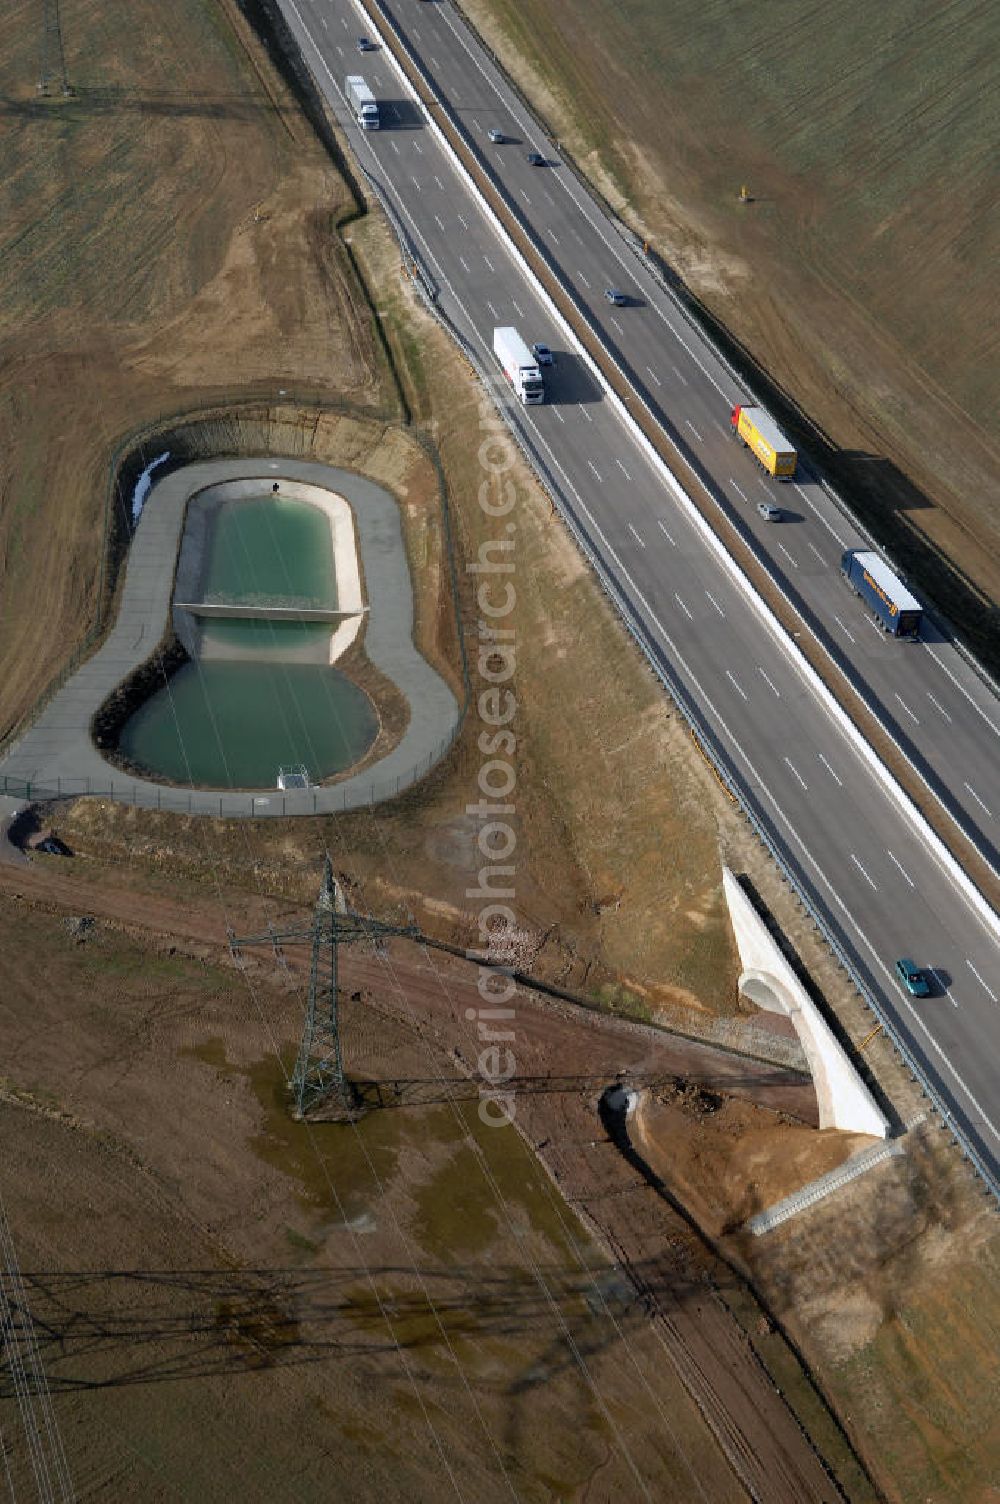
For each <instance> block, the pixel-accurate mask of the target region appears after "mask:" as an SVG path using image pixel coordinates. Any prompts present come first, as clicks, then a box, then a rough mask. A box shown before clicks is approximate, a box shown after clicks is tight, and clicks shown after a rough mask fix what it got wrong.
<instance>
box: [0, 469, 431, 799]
mask: <svg viewBox="0 0 1000 1504" xmlns="http://www.w3.org/2000/svg"><path fill="white" fill-rule="evenodd" d="M275 480H277V481H278V482H279V484H280V485H281V488H282V494H283V495H286V496H291V497H292V498H293V499H299V498H298V497H297V496H296V495H295V494H294V493H293V490H292V489H291V488H292V486H295V487H301V488H302V492H303V494H302V497H301V499H303V500H306V499H309V500H311V499H312V496H311V495H306V494H305V493H306V492H310V493H319V494H321V495H322V496H323V497H324V498H325V499H328V500H329V504H330V508H331V512H332V513H333V514H334V522H333V525H334V527H335V528H338V527H339V528H340V529H341V530H342V531H341V536H340V543H341V546H340V548H339V549H338V548H337V546H336V543H335V549H334V557H335V559H336V558H337V557H338V554H339V555H340V556H341V557H343V558H344V559H345V575H344V579H343V582H342V581H341V578H340V575H339V573H338V579H337V585H338V590H341V589H342V590H343V594H342V595H341V596H340V600H341V603H346V602H355V603H357V605H358V609H359V611H360V610H361V609H362V608H363V606H364V602H363V601H362V599H361V581H360V571H359V570H358V571H357V576H356V580H355V579H354V578H353V577H352V575H351V572H350V568H349V565H348V564H347V558H348V550H347V547H346V533H345V532H344V531H343V530H345V529H346V527H347V522H348V521H350V523H351V526H352V533H353V531H354V529H355V528H356V538H357V547H354V546H353V540H352V547H351V550H350V553H351V554H352V555H353V558H354V561H355V568H356V569H357V559H358V551H359V550H360V554H361V557H362V559H363V562H364V574H365V582H366V585H367V592H368V601H367V606H368V611H369V613H370V616H369V621H368V626H367V633H366V638H365V649H366V652H367V654H368V657H369V659H370V660H371V662H372V663H373V664H374V666H375V667H376V668H377V669H379V670H380V672H381V673H383V674H385V676H386V677H387V678H388V679H391V680H392V682H393V683H394V684H396V685H397V686H398V688H399V689H400V691H401V692H402V694H403V695H404V696H405V697H406V699H407V702H408V704H409V707H410V720H409V723H408V725H407V727H406V730H405V732H404V734H403V736H402V737H401V739H400V741H399V742H398V743H397V745H396V746H395V747H394V748H393V749H392V751H390V752H389V753H388V754H387V755H386V756H385V757H384V758H382V759H381V761H380V762H378V763H375V764H373V765H372V766H371V767H369V768H366V769H364V770H363V771H362V772H359V773H357V774H355V775H352V776H350V777H348V778H345V779H343V780H342V781H341V782H340V783H338V784H335V785H331V786H329V787H324V788H317V789H309V790H302V791H294V792H287V793H281V794H279V793H277V792H275V794H273V795H262V794H260V793H259V792H258V793H254V792H253V791H252V790H243V791H240V790H234V791H225V792H222V791H210V790H200V789H191V790H187V789H178V788H175V787H171V786H169V785H164V784H160V783H157V782H154V781H153V780H151V779H143V778H132V777H129V776H128V775H126V774H123V773H122V772H121V771H120V770H119V769H117V768H115V767H114V766H113V765H112V764H111V763H108V762H107V761H105V759H104V758H103V757H102V756H101V754H100V752H99V751H98V750H97V748H96V747H95V745H94V743H93V741H92V740H91V736H90V724H91V720H92V718H93V716H94V714H95V712H96V711H97V710H98V709H99V708H100V706H101V705H102V704H103V703H104V701H105V700H106V699H107V697H108V696H109V695H110V694H111V693H112V692H113V691H114V690H115V689H116V688H117V687H118V685H119V684H121V683H122V682H123V681H124V680H126V679H127V678H128V677H129V675H130V674H131V673H132V672H133V671H134V670H135V669H136V668H138V667H139V666H140V665H141V664H143V663H144V662H145V661H146V659H147V658H148V657H149V656H150V654H151V653H152V652H153V650H154V649H155V648H156V646H157V644H158V643H159V642H160V641H161V639H162V638H163V635H164V632H165V631H166V629H167V626H168V623H169V621H170V614H171V603H172V599H173V594H174V579H175V566H176V564H177V562H178V549H179V546H180V541H181V534H182V530H183V527H184V521H185V516H186V513H187V508H188V502H189V500H190V498H191V497H192V496H193V495H196V494H198V493H201V492H204V491H205V490H206V489H207V488H209V487H214V486H219V485H231V484H232V483H233V482H241V483H246V484H247V485H249V486H252V487H253V494H255V495H260V492H261V489H262V487H264V488H266V489H268V490H269V489H270V487H271V485H272V483H273V482H274V481H275ZM248 494H249V493H248ZM338 504H339V505H338ZM342 509H343V510H342ZM328 515H329V514H328ZM345 517H346V519H347V520H344V519H345ZM354 620H357V621H358V622H359V624H360V617H359V618H351V619H348V620H347V621H346V622H344V623H342V626H347V627H350V626H352V624H353V621H354ZM337 630H338V631H340V628H338V629H337ZM336 635H337V633H336V632H335V633H333V634H332V636H333V637H336ZM182 640H183V638H182ZM342 650H343V649H340V651H342ZM331 651H333V646H332V645H331ZM460 720H461V707H460V705H459V703H458V701H457V700H456V698H455V695H454V694H453V693H452V691H451V689H450V688H449V686H448V685H447V683H446V682H445V680H444V679H443V678H442V677H441V675H440V674H439V673H438V672H437V670H436V669H435V668H433V667H432V665H431V664H430V663H428V662H427V660H426V658H424V656H423V655H422V654H421V653H420V652H419V651H418V649H417V648H416V646H415V644H414V642H413V589H412V583H411V580H410V573H409V568H408V565H407V560H406V551H405V547H404V544H403V535H402V526H401V522H400V516H399V508H398V506H397V503H396V501H395V499H394V498H393V496H392V495H391V494H390V493H389V492H388V491H386V490H385V489H384V487H382V486H378V485H376V484H375V483H374V482H373V481H369V480H366V479H365V478H364V477H363V476H360V475H355V474H353V473H352V472H351V471H347V470H339V469H335V468H333V467H331V466H327V465H320V464H314V463H312V462H309V461H305V460H289V459H282V460H272V459H259V458H257V459H228V460H212V461H204V462H201V463H198V464H193V465H187V466H184V467H183V468H182V469H179V470H175V471H174V472H172V473H171V474H170V475H167V476H165V477H164V478H163V479H162V480H160V481H158V482H157V483H156V484H155V485H154V486H153V487H152V489H151V491H150V493H149V497H148V499H147V501H146V504H145V506H144V508H143V511H142V515H141V517H140V519H139V523H138V526H137V528H136V532H135V536H134V538H133V541H132V547H131V549H130V551H129V557H128V562H127V565H126V571H125V582H124V588H123V591H122V600H121V606H120V608H119V612H118V617H117V619H116V621H115V625H114V627H113V628H112V630H111V632H110V633H109V635H108V638H107V640H106V641H105V643H104V645H103V647H101V648H100V649H99V651H98V652H97V653H95V654H94V656H93V657H92V658H91V659H89V660H88V662H87V663H85V664H84V665H83V666H82V668H80V669H79V670H78V671H77V673H75V674H74V675H73V676H72V678H71V679H70V680H69V681H68V682H67V683H66V684H65V685H64V686H63V688H62V689H61V690H60V691H59V692H58V694H56V695H55V696H54V697H53V699H52V700H51V701H50V702H49V703H48V705H46V707H45V708H44V710H43V711H42V713H41V715H40V716H39V717H38V720H37V721H36V722H35V723H34V724H33V725H32V726H30V727H29V728H28V729H27V730H26V731H25V732H24V733H23V735H22V736H20V737H19V738H18V739H17V741H16V742H14V743H13V744H12V745H11V746H10V747H9V748H8V749H7V751H6V753H5V755H4V756H3V757H2V759H0V794H8V795H12V796H13V797H15V798H18V799H21V798H26V799H29V800H30V799H39V798H47V797H52V796H58V795H69V794H90V795H98V796H100V797H103V798H111V799H114V800H116V801H118V802H122V803H128V804H136V805H139V806H143V807H146V808H156V809H172V810H178V811H181V812H184V813H189V814H206V815H215V816H248V815H255V816H268V815H273V816H280V815H297V814H301V815H305V814H314V813H315V814H330V813H336V812H338V811H341V810H349V809H357V808H359V807H361V806H363V805H370V804H374V803H376V802H378V801H379V800H381V799H387V798H391V797H393V796H394V795H395V794H396V793H398V792H399V791H400V790H401V789H405V788H407V787H409V786H411V785H412V784H413V783H415V782H416V781H417V780H418V779H419V778H421V777H423V776H425V775H426V773H427V772H428V771H429V770H430V768H432V767H433V766H434V764H435V762H437V761H438V760H439V759H440V758H441V757H442V756H444V754H445V752H447V750H448V748H449V747H450V746H451V744H452V742H453V741H454V738H455V735H456V734H457V731H458V727H459V724H460Z"/></svg>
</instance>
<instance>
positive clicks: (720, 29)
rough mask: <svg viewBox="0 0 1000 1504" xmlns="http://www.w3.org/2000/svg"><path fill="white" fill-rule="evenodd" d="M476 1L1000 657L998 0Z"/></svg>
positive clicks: (818, 440) (832, 469)
mask: <svg viewBox="0 0 1000 1504" xmlns="http://www.w3.org/2000/svg"><path fill="white" fill-rule="evenodd" d="M461 4H462V8H463V9H464V10H465V11H466V13H467V14H468V15H469V16H470V18H471V19H472V20H473V22H474V23H475V24H476V25H477V27H478V28H479V29H480V30H481V32H482V33H483V34H484V35H485V36H486V37H487V38H488V39H489V40H490V41H491V42H492V44H493V46H494V49H495V50H496V51H497V52H498V53H499V54H500V55H501V56H502V58H503V60H504V62H505V63H506V64H507V66H508V68H509V69H510V71H511V72H512V73H513V75H514V76H515V77H516V78H517V79H518V80H519V81H520V82H521V83H522V85H523V87H524V88H525V90H526V92H527V93H528V95H529V96H530V97H531V99H532V101H533V102H534V103H535V104H536V106H537V107H538V108H539V109H540V110H541V111H542V113H543V115H544V116H545V118H546V119H547V120H548V122H549V124H550V125H551V127H552V128H553V132H554V134H555V135H556V136H558V137H559V138H560V140H561V141H563V142H564V143H565V144H566V145H567V146H568V147H569V148H570V150H571V151H572V152H573V154H574V156H575V157H576V159H577V161H578V162H579V163H580V164H581V166H582V167H583V169H584V170H585V171H586V172H587V173H589V174H590V175H591V176H592V177H593V178H594V179H595V181H596V182H597V183H598V185H599V186H600V187H601V188H603V190H604V191H605V193H606V194H607V196H608V198H609V199H610V200H611V202H612V203H613V204H614V205H615V206H616V207H617V208H619V210H620V211H621V212H622V213H623V214H624V216H625V218H626V219H628V220H630V221H631V222H632V223H633V224H634V225H636V226H637V227H639V228H641V229H642V232H643V233H644V234H645V235H646V236H648V238H649V240H650V241H651V243H652V245H653V247H654V248H655V249H656V250H657V251H658V252H659V254H660V255H661V256H662V257H663V259H664V260H665V261H667V262H668V263H670V264H671V265H672V266H673V267H675V268H676V269H677V270H678V271H679V272H680V273H681V275H682V276H683V278H684V279H685V281H686V283H687V284H688V286H689V287H690V288H691V289H692V290H693V291H694V293H695V294H696V295H697V296H698V297H699V298H700V299H701V300H702V301H703V303H704V304H705V305H706V306H707V308H708V309H709V310H710V311H711V313H712V314H713V315H714V316H716V317H717V318H718V319H719V320H721V323H722V325H723V326H725V328H726V329H728V330H729V331H731V332H732V333H733V334H734V335H735V336H736V338H737V339H738V340H740V341H741V342H742V343H743V344H744V345H745V346H747V347H748V348H749V350H750V351H751V352H752V353H753V355H754V356H755V357H756V359H757V360H758V361H759V362H760V364H761V365H762V366H763V368H764V369H765V371H767V372H768V373H769V374H770V376H771V377H772V378H773V379H774V380H775V381H776V382H777V383H778V385H779V386H780V388H782V389H783V390H784V392H785V393H787V394H790V395H791V398H792V399H793V400H794V402H795V403H797V404H798V405H799V406H800V407H801V409H802V411H803V412H804V413H805V414H807V415H808V416H809V418H810V419H811V420H813V422H814V423H815V424H816V425H817V432H816V433H815V434H814V435H813V439H812V444H811V447H812V448H813V450H814V452H816V453H817V455H818V457H819V458H820V459H821V460H822V462H823V463H824V465H825V466H826V468H827V469H828V471H829V473H830V475H831V478H832V479H834V481H835V483H836V484H837V485H838V486H840V487H841V489H842V490H843V491H844V492H845V494H846V495H847V496H848V497H849V498H850V500H851V501H852V504H854V505H855V506H856V507H857V508H858V509H859V510H860V511H861V512H862V513H864V514H865V515H866V516H867V517H868V518H869V520H870V522H871V524H872V526H873V527H874V529H875V530H876V532H877V533H878V534H879V535H880V536H881V537H882V538H883V539H884V540H885V541H886V542H887V543H888V544H889V545H890V546H891V547H892V549H893V551H894V552H895V553H896V555H897V557H898V558H899V559H900V560H901V562H902V563H903V564H904V566H905V567H906V568H908V569H909V570H910V571H911V572H912V573H913V575H914V577H915V578H916V579H918V580H919V581H920V582H921V583H923V584H924V585H925V586H926V588H929V589H930V591H931V593H932V594H933V595H934V596H935V598H936V599H938V601H939V603H940V604H941V605H942V606H943V607H944V608H945V609H946V610H948V611H949V612H950V613H951V614H952V615H953V617H954V618H955V619H956V620H959V621H960V622H961V624H962V626H963V627H964V628H965V629H966V630H967V631H968V632H969V633H970V635H971V636H973V638H974V640H975V641H976V644H977V646H978V648H979V650H980V651H982V652H983V653H985V654H989V655H991V657H992V660H993V661H994V662H995V663H1000V628H998V626H997V620H996V611H995V602H996V601H997V599H998V598H1000V510H998V508H997V473H998V462H1000V443H998V439H997V430H996V418H995V414H996V407H997V398H998V392H1000V351H998V343H997V340H998V336H997V320H996V317H995V314H994V304H995V281H996V272H995V268H996V264H997V259H998V255H1000V198H998V190H997V172H996V139H997V127H998V111H997V90H996V69H997V59H998V55H1000V28H998V25H997V17H996V11H995V9H994V8H993V7H992V6H990V5H988V4H983V3H982V0H953V3H951V4H948V5H942V6H927V5H922V4H920V3H919V0H886V3H884V4H879V5H854V6H852V7H850V9H849V10H848V11H845V9H844V7H842V6H831V5H821V4H806V5H803V4H799V3H795V0H777V3H774V4H770V5H767V6H765V7H761V6H755V5H751V4H749V3H746V0H739V3H736V4H733V3H729V0H706V3H697V4H696V3H693V0H564V3H561V4H559V5H551V4H548V3H546V0H461ZM742 184H747V185H748V186H749V189H750V192H751V195H752V197H753V203H752V204H751V205H749V206H743V205H741V204H740V203H739V202H738V194H739V190H740V186H741V185H742ZM776 400H780V399H776ZM789 416H793V415H792V413H791V411H790V412H789Z"/></svg>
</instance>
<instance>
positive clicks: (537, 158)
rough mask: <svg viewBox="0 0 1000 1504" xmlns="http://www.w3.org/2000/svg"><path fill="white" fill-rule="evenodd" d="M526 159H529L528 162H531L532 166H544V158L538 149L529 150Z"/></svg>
mask: <svg viewBox="0 0 1000 1504" xmlns="http://www.w3.org/2000/svg"><path fill="white" fill-rule="evenodd" d="M528 161H529V163H530V164H531V166H532V167H544V166H545V158H544V157H543V156H542V154H541V152H540V151H529V153H528Z"/></svg>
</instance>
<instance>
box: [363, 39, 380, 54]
mask: <svg viewBox="0 0 1000 1504" xmlns="http://www.w3.org/2000/svg"><path fill="white" fill-rule="evenodd" d="M358 51H359V52H377V51H378V43H377V42H373V41H372V40H371V38H370V37H358Z"/></svg>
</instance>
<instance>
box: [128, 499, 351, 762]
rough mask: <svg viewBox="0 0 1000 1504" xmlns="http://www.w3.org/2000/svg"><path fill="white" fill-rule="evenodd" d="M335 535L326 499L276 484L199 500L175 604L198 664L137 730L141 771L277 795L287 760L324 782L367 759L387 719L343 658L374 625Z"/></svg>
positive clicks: (151, 702) (149, 703)
mask: <svg viewBox="0 0 1000 1504" xmlns="http://www.w3.org/2000/svg"><path fill="white" fill-rule="evenodd" d="M345 510H346V508H345ZM334 533H335V529H334V526H333V519H332V517H331V516H330V515H328V514H327V512H326V511H325V510H324V508H323V507H322V506H320V505H315V504H313V503H312V502H310V501H305V500H299V499H293V498H290V497H285V496H281V495H280V494H279V493H275V492H273V491H272V490H271V488H270V487H269V486H268V487H267V489H266V490H265V486H264V483H263V482H253V481H243V482H237V483H235V484H230V485H226V484H222V485H218V486H213V487H209V488H208V489H207V490H204V491H202V492H199V493H198V494H197V495H195V496H193V497H192V498H191V501H190V504H189V507H188V512H187V516H186V519H185V525H184V533H183V537H182V540H181V547H180V554H179V557H178V564H177V576H176V581H175V587H174V602H173V621H174V630H175V632H176V633H177V636H178V637H179V639H180V640H181V642H182V643H183V645H184V647H185V649H186V650H187V652H188V654H189V658H190V661H189V662H187V663H185V664H184V665H183V666H182V667H181V668H180V669H179V670H178V671H177V672H176V673H175V674H173V675H172V676H171V678H170V679H169V680H168V681H166V682H165V683H164V684H163V685H162V687H161V688H159V689H158V690H157V691H156V692H155V693H154V694H153V695H152V696H150V698H149V699H148V700H146V701H145V703H144V704H142V705H141V706H139V707H138V709H137V710H136V711H135V713H134V714H133V715H132V716H131V717H130V719H129V720H128V722H127V723H126V725H125V727H124V728H123V730H122V733H121V736H120V740H119V749H120V751H121V752H122V753H123V754H124V756H125V757H126V758H127V759H128V761H129V762H130V763H132V764H133V766H136V767H140V768H144V769H147V770H148V771H149V772H150V773H152V774H153V775H154V776H156V777H159V778H164V779H167V780H169V781H170V782H172V783H181V784H194V785H199V786H201V787H207V788H218V789H226V788H260V789H267V788H274V786H275V777H276V774H277V770H278V768H279V767H280V766H282V765H287V764H304V765H305V767H306V768H307V770H308V773H309V776H310V778H311V779H312V780H314V781H320V780H322V779H326V778H330V777H332V776H333V775H335V774H336V773H339V772H342V771H343V770H344V769H345V768H349V767H351V766H352V765H353V764H354V763H356V762H358V760H359V759H360V758H362V757H363V756H364V754H365V752H366V751H367V750H368V748H369V747H370V746H371V745H372V743H373V742H374V740H375V737H376V735H377V734H378V727H379V721H378V716H377V714H376V711H375V708H374V706H373V705H372V703H371V701H370V699H369V698H368V696H367V695H366V694H365V693H364V691H363V690H361V689H360V688H359V687H358V686H357V685H356V684H354V683H352V682H351V680H350V679H349V678H347V677H346V676H345V675H344V674H342V673H340V672H339V671H338V670H337V669H336V668H335V667H333V664H332V659H333V658H334V657H335V656H338V651H339V652H342V651H343V650H344V647H345V646H349V645H350V642H351V641H353V639H354V636H356V633H357V625H360V616H359V615H357V612H358V608H359V606H360V601H359V600H352V601H351V602H349V603H348V602H345V609H344V610H343V611H342V610H341V609H340V606H339V602H338V560H337V558H336V556H335V547H334ZM348 541H349V544H350V547H351V549H353V546H354V545H353V533H351V534H350V537H349V540H348ZM341 542H343V539H342V540H341ZM347 593H350V594H354V592H353V591H351V592H347ZM352 619H353V620H354V621H355V622H356V625H355V628H354V631H353V632H352V631H350V630H348V633H347V637H346V639H345V640H342V641H341V643H340V645H339V650H338V648H337V647H335V645H334V644H335V638H336V637H338V636H339V637H341V638H342V639H343V629H344V627H345V626H347V625H348V622H350V621H351V620H352Z"/></svg>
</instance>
